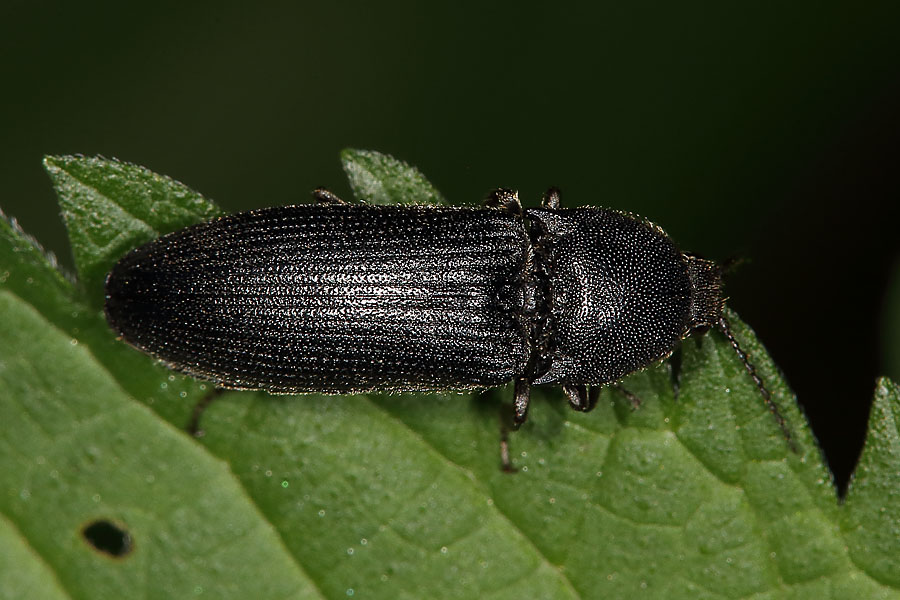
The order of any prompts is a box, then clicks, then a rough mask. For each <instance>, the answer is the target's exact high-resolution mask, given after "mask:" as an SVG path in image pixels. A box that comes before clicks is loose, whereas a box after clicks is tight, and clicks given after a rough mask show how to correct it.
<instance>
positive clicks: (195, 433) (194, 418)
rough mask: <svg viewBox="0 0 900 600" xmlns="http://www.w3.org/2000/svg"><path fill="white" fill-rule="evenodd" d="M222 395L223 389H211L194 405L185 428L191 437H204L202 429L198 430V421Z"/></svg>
mask: <svg viewBox="0 0 900 600" xmlns="http://www.w3.org/2000/svg"><path fill="white" fill-rule="evenodd" d="M224 393H225V388H213V389H211V390H210V391H209V392H208V393H207V394H206V395H205V396H203V397H202V398H200V400H198V401H197V404H195V405H194V410H193V411H191V419H190V420H189V421H188V424H187V426H186V427H185V429H186V430H187V432H188V433H189V434H190V435H191V436H192V437H195V438H201V437H203V436H204V435H205V433H204V431H203V429H201V428H200V419H201V418H202V417H203V413H205V412H206V409H207V408H209V405H210V404H212V403H213V402H214V401H215V400H216V398H218V397H219V396H221V395H222V394H224Z"/></svg>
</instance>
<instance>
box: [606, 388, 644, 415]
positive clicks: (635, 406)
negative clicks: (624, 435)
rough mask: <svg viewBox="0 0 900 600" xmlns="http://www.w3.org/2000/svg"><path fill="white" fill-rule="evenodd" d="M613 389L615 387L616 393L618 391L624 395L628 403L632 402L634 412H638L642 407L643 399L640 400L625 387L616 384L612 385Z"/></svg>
mask: <svg viewBox="0 0 900 600" xmlns="http://www.w3.org/2000/svg"><path fill="white" fill-rule="evenodd" d="M612 387H614V388H615V389H616V391H618V392H619V393H620V394H622V395H623V396H625V397H626V398H628V401H629V402H631V408H632V410H637V409H638V408H640V407H641V399H640V398H638V397H637V396H635V395H634V394H633V393H631V392H629V391H628V390H627V389H625V388H624V387H622V385H621V384H618V383H614V384H612Z"/></svg>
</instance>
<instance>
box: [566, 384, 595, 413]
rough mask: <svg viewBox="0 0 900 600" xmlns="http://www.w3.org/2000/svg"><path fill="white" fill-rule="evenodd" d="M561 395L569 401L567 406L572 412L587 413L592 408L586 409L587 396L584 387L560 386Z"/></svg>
mask: <svg viewBox="0 0 900 600" xmlns="http://www.w3.org/2000/svg"><path fill="white" fill-rule="evenodd" d="M562 390H563V393H564V394H565V395H566V397H567V398H568V399H569V406H571V407H572V410H577V411H580V412H587V411H589V410H591V408H592V407H588V394H587V387H586V386H584V385H564V386H562Z"/></svg>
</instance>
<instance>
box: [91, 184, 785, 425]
mask: <svg viewBox="0 0 900 600" xmlns="http://www.w3.org/2000/svg"><path fill="white" fill-rule="evenodd" d="M314 196H315V197H316V198H317V199H319V200H320V201H321V202H320V203H317V204H309V205H301V206H287V207H278V208H268V209H262V210H253V211H250V212H245V213H239V214H235V215H231V216H227V217H222V218H219V219H215V220H213V221H210V222H207V223H203V224H200V225H195V226H192V227H187V228H185V229H182V230H180V231H176V232H174V233H171V234H169V235H165V236H162V237H160V238H159V239H157V240H154V241H152V242H150V243H148V244H146V245H144V246H141V247H140V248H137V249H136V250H133V251H132V252H130V253H129V254H127V255H126V256H125V257H124V258H122V259H121V260H120V261H119V262H118V263H117V264H116V265H115V267H114V268H113V270H112V272H110V274H109V276H108V277H107V281H106V306H105V310H106V316H107V319H108V320H109V323H110V325H111V326H112V328H113V329H114V330H115V331H116V332H117V333H118V334H119V335H120V336H121V337H122V338H123V339H124V340H125V341H126V342H128V343H129V344H131V345H133V346H135V347H137V348H139V349H140V350H143V351H145V352H147V353H149V354H151V355H153V356H155V357H156V358H158V359H160V360H162V361H164V362H165V363H166V364H168V365H169V366H170V367H172V368H173V369H177V370H179V371H182V372H185V373H188V374H190V375H193V376H196V377H199V378H202V379H206V380H209V381H212V382H214V383H215V384H216V385H218V386H222V387H226V388H233V389H261V390H266V391H268V392H271V393H275V394H293V393H304V392H323V393H330V394H342V393H351V392H365V391H373V390H404V391H424V390H451V389H473V388H486V387H491V386H497V385H502V384H505V383H507V382H510V381H514V382H515V420H516V423H517V424H521V423H522V422H524V421H525V418H526V414H527V410H528V402H529V394H530V386H531V385H532V384H558V385H560V386H561V387H562V389H563V390H564V392H565V393H566V395H567V396H568V399H569V402H570V404H571V405H572V407H573V408H575V409H577V410H582V411H587V410H590V409H591V408H592V407H593V406H594V404H595V403H596V401H597V393H598V392H599V389H600V387H601V386H602V385H604V384H610V383H614V382H616V381H618V380H619V379H621V378H622V377H624V376H625V375H628V374H629V373H633V372H635V371H637V370H640V369H642V368H644V367H647V366H648V365H651V364H653V363H655V362H658V361H660V360H662V359H664V358H665V357H667V356H669V355H670V354H671V353H672V351H673V350H674V348H675V347H676V345H677V344H678V342H679V341H680V340H681V339H683V338H685V337H686V336H688V335H690V334H691V333H693V332H696V331H706V330H707V329H709V328H718V329H720V330H722V331H723V332H724V333H725V334H726V336H727V337H728V339H729V340H730V341H731V343H732V345H733V346H734V348H735V350H736V352H737V353H738V355H739V356H740V357H741V360H742V361H743V362H744V365H745V367H746V368H747V370H748V372H749V373H750V375H751V377H753V379H754V381H755V382H756V384H757V386H758V387H759V389H760V391H761V393H762V394H763V396H764V399H765V401H766V402H767V404H768V405H769V408H770V410H771V411H772V412H773V414H775V416H776V419H777V420H778V422H779V425H780V426H781V428H782V430H783V431H784V432H785V435H786V436H788V433H787V429H786V426H785V424H784V421H783V420H782V419H781V417H780V416H779V414H778V412H777V410H776V409H775V406H774V404H772V402H771V400H770V398H769V394H768V392H767V391H766V389H765V387H764V386H763V383H762V381H761V380H760V378H759V377H758V376H757V375H756V372H755V370H754V369H753V366H752V364H751V363H750V362H749V361H748V360H747V356H746V354H745V353H744V352H743V351H741V349H740V347H739V346H738V344H737V342H736V341H735V339H734V337H733V336H732V335H731V332H730V330H729V327H728V322H727V320H726V319H725V318H724V316H723V314H722V311H723V306H724V300H723V297H722V294H721V269H720V268H719V267H718V266H717V265H716V264H715V263H713V262H712V261H708V260H704V259H701V258H698V257H695V256H692V255H690V254H686V253H683V252H681V251H680V250H679V249H678V248H677V247H676V246H675V244H674V243H673V242H672V240H671V239H670V238H669V237H668V236H667V235H666V234H665V232H664V231H663V230H662V229H660V228H659V227H657V226H656V225H654V224H653V223H651V222H649V221H647V220H645V219H642V218H640V217H637V216H635V215H631V214H628V213H622V212H617V211H614V210H607V209H602V208H594V207H584V208H572V209H564V208H560V206H559V193H558V191H557V190H555V189H551V190H550V191H549V192H548V193H547V194H546V195H545V197H544V202H543V206H542V207H541V208H532V209H525V210H523V209H522V206H521V204H520V203H519V200H518V197H517V195H516V194H515V193H513V192H511V191H509V190H497V191H496V192H494V193H493V194H492V195H491V196H490V198H489V199H488V201H487V206H485V207H442V206H373V205H366V204H348V203H345V202H343V201H341V200H340V199H339V198H337V197H336V196H334V194H331V193H330V192H327V191H325V190H317V191H316V192H315V193H314ZM588 386H591V387H590V388H588Z"/></svg>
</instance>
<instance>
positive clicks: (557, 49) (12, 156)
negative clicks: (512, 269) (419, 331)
mask: <svg viewBox="0 0 900 600" xmlns="http://www.w3.org/2000/svg"><path fill="white" fill-rule="evenodd" d="M898 26H900V8H898V5H897V4H896V3H893V2H867V3H838V2H830V3H829V2H797V3H786V2H785V3H771V4H765V3H764V4H758V3H754V4H753V5H751V4H750V3H741V4H738V3H711V2H709V3H677V4H676V3H662V2H659V3H647V2H642V3H627V5H626V3H615V4H614V3H603V2H597V3H578V4H574V3H573V4H572V5H568V4H566V3H564V2H549V3H540V4H538V3H528V2H496V3H485V2H481V3H471V4H468V3H465V2H453V3H434V2H431V3H425V2H384V3H363V2H358V3H356V2H327V3H326V2H316V3H306V2H291V3H287V2H283V3H274V2H273V3H266V2H263V3H256V4H253V5H252V8H251V7H250V5H249V4H246V5H243V3H220V2H216V3H212V2H179V3H167V2H154V3H148V4H145V5H141V4H129V3H121V2H118V3H112V2H108V3H103V2H95V3H73V2H24V1H7V2H4V3H3V6H2V8H0V81H2V84H0V85H2V90H3V91H2V93H0V135H2V139H3V144H2V147H0V182H2V191H0V206H2V208H3V210H4V211H5V212H6V213H7V214H9V215H12V216H16V217H18V219H19V221H20V223H21V224H22V225H23V227H24V228H25V229H26V230H27V231H29V232H30V233H32V234H33V235H35V236H36V237H37V238H38V239H39V240H41V241H42V242H43V243H44V245H45V246H47V247H48V248H50V249H52V250H53V251H55V252H56V253H57V254H58V255H59V257H60V259H61V261H62V262H63V264H65V265H69V266H71V264H72V261H71V257H70V255H69V251H68V246H67V243H66V241H65V234H64V229H63V227H62V224H61V221H60V219H59V216H58V211H57V207H56V204H55V197H54V194H53V192H52V190H51V187H50V182H49V180H48V178H47V177H46V176H45V175H44V173H43V171H42V168H41V157H42V156H43V155H44V154H59V153H81V154H86V155H94V154H100V155H104V156H107V157H116V158H120V159H123V160H127V161H130V162H134V163H138V164H141V165H145V166H147V167H149V168H150V169H152V170H154V171H157V172H159V173H163V174H167V175H170V176H172V177H174V178H176V179H179V180H181V181H183V182H184V183H186V184H188V185H189V186H191V187H193V188H194V189H196V190H198V191H200V192H202V193H204V194H205V195H207V196H209V197H212V198H214V199H215V200H217V201H218V202H219V203H220V204H221V205H222V206H223V207H224V208H225V209H226V210H227V211H238V210H242V209H248V208H256V207H262V206H269V205H275V204H287V203H297V202H306V201H307V198H308V193H309V191H310V190H311V189H312V188H314V187H315V186H318V185H325V186H328V187H330V188H331V189H333V190H334V191H336V192H338V193H339V194H344V195H348V196H349V188H348V186H347V184H346V182H345V178H344V176H343V174H342V172H341V169H340V163H339V160H338V152H339V150H340V149H341V148H344V147H348V146H349V147H356V148H365V149H373V150H379V151H382V152H387V153H390V154H392V155H394V156H396V157H398V158H401V159H403V160H406V161H407V162H409V163H411V164H413V165H416V166H418V167H419V168H420V169H421V170H422V171H423V172H424V173H425V174H426V176H427V177H429V178H430V179H431V181H432V182H434V183H435V185H436V186H437V187H438V188H439V189H440V190H441V191H442V192H443V193H444V194H445V195H446V196H447V197H448V198H449V199H450V200H451V201H453V202H457V203H477V202H479V201H480V199H481V198H482V197H483V196H484V195H485V194H486V193H487V192H488V191H489V190H491V189H492V188H495V187H498V186H506V187H512V188H517V189H518V190H519V191H520V195H521V197H522V199H523V201H524V202H525V203H526V204H531V205H535V204H537V203H538V202H539V200H540V196H541V193H542V192H543V190H544V189H545V188H547V187H548V186H550V185H557V186H560V187H561V188H562V190H563V201H564V204H565V205H568V206H574V205H576V204H595V205H601V206H607V207H612V208H617V209H622V210H628V211H632V212H636V213H639V214H641V215H644V216H647V217H649V218H651V219H653V220H654V221H656V222H657V223H659V224H660V225H662V226H663V227H664V228H665V229H666V230H667V231H668V232H669V233H670V234H671V235H672V237H673V238H674V239H675V240H677V241H678V242H679V244H680V245H681V246H682V248H683V249H685V250H691V251H694V252H697V253H700V254H702V255H703V256H706V257H708V258H714V259H717V260H724V259H728V258H732V257H740V258H744V259H746V262H745V263H744V264H743V265H742V266H741V267H740V268H739V269H738V270H737V271H736V272H734V273H733V274H732V275H731V276H730V277H729V279H728V289H727V292H728V295H729V296H730V300H729V303H730V305H731V307H732V308H734V309H735V310H737V311H738V313H740V315H741V316H742V317H743V318H744V319H745V320H746V321H747V322H748V323H749V324H750V325H751V326H752V327H754V328H755V329H756V331H757V333H758V334H759V336H760V338H761V339H762V341H763V342H764V343H765V344H766V345H767V346H768V348H769V349H770V351H771V353H772V355H773V356H774V359H775V361H776V363H778V364H779V365H780V367H781V368H782V369H783V371H784V373H785V375H786V377H787V379H788V381H789V382H790V383H791V385H792V386H793V387H794V389H795V391H796V392H797V394H798V396H799V398H800V402H801V403H802V405H803V407H804V408H805V410H806V412H807V414H808V416H809V418H810V420H811V422H812V426H813V429H814V431H815V433H816V435H817V436H818V438H819V440H820V442H821V443H822V445H823V447H824V450H825V452H826V455H827V458H828V460H829V463H830V465H831V466H832V469H833V470H834V472H835V475H836V478H837V480H838V482H839V483H841V484H844V483H845V482H846V479H847V477H848V475H849V473H850V471H851V470H852V468H853V465H854V464H855V461H856V458H857V456H858V453H859V451H860V448H861V445H862V441H863V435H864V432H865V428H866V419H867V414H868V409H869V404H870V401H871V396H872V391H873V388H874V384H875V378H876V376H878V375H879V374H882V373H892V374H893V376H894V377H900V277H896V276H894V275H893V273H894V272H896V271H897V269H898V265H900V262H898V258H900V235H898V232H897V218H898V212H900V211H898V199H900V182H898V170H897V163H898V156H900V153H898V150H897V147H898V145H900V111H898V108H900V60H898V59H900V35H898V31H900V27H898ZM891 331H892V332H893V334H890V333H888V332H891Z"/></svg>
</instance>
